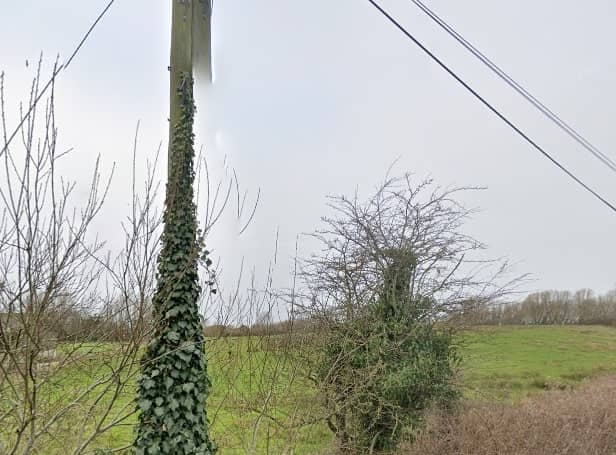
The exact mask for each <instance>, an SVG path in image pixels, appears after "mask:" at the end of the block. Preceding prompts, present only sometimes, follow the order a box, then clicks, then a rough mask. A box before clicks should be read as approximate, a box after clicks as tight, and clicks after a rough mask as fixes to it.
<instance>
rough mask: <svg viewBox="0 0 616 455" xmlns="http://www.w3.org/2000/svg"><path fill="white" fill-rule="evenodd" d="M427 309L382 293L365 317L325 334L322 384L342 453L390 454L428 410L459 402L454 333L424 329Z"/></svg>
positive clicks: (399, 296)
mask: <svg viewBox="0 0 616 455" xmlns="http://www.w3.org/2000/svg"><path fill="white" fill-rule="evenodd" d="M386 294H389V295H387V297H385V295H386ZM420 300H421V299H420ZM422 306H423V304H418V303H417V302H411V301H409V300H408V299H406V298H405V297H404V293H400V292H398V293H397V295H396V292H392V293H391V294H390V293H388V292H384V293H383V295H382V296H381V297H380V298H379V299H378V301H376V302H374V303H373V304H372V305H369V306H367V307H366V308H365V309H364V311H362V312H361V314H358V315H356V316H355V317H354V318H352V319H349V320H345V321H343V322H341V323H340V324H339V325H337V326H331V327H329V329H328V330H327V331H326V332H325V334H323V335H324V336H323V341H324V345H323V347H324V350H323V353H322V354H321V355H317V357H318V359H319V362H318V365H319V366H318V368H317V376H318V378H319V380H320V385H321V388H322V390H323V392H324V394H325V396H326V397H327V404H328V407H329V409H330V411H331V413H332V414H331V416H330V419H329V424H330V428H331V429H332V430H333V431H334V432H335V433H336V435H337V436H338V439H339V441H340V445H341V449H343V450H346V451H349V452H357V453H371V451H382V450H389V449H393V448H395V446H396V445H397V443H398V441H399V440H400V438H401V437H402V436H403V435H404V434H405V433H408V432H409V430H412V429H413V428H416V427H417V426H418V425H419V424H420V423H421V422H422V417H423V414H424V411H425V410H426V409H427V408H429V407H430V406H431V405H433V404H438V405H442V406H451V405H452V404H453V403H455V401H456V400H457V398H458V391H457V389H456V387H455V384H454V382H453V379H454V377H455V372H456V365H457V363H458V356H457V353H456V350H455V348H454V346H453V344H452V336H451V333H450V332H449V331H446V330H443V329H441V330H439V329H437V328H436V327H435V326H434V325H433V324H431V323H429V322H427V321H419V319H418V318H417V315H418V311H420V310H419V308H418V307H420V308H421V307H422Z"/></svg>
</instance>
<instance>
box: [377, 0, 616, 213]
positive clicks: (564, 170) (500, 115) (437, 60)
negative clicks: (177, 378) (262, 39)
mask: <svg viewBox="0 0 616 455" xmlns="http://www.w3.org/2000/svg"><path fill="white" fill-rule="evenodd" d="M368 2H369V3H370V4H372V6H374V8H376V9H377V11H379V12H380V13H381V14H382V15H383V16H385V17H386V18H387V19H388V20H389V21H390V22H391V23H392V24H393V25H394V26H395V27H396V28H397V29H398V30H400V31H401V32H402V33H403V34H404V35H406V37H407V38H409V39H410V40H411V41H412V42H413V43H414V44H415V45H417V46H418V47H419V48H420V49H421V50H422V51H423V52H425V53H426V54H427V55H428V56H429V57H430V58H431V59H432V60H434V62H436V63H437V64H438V65H439V66H440V67H441V68H443V69H444V70H445V71H446V72H447V73H448V74H449V75H450V76H451V77H453V78H454V79H455V80H456V81H457V82H458V83H460V84H461V85H462V86H463V87H464V88H465V89H466V90H467V91H469V92H470V93H471V94H472V95H473V96H474V97H475V98H477V99H478V100H479V101H480V102H481V103H482V104H483V105H484V106H486V107H487V108H488V109H489V110H490V111H492V112H493V113H494V114H495V115H496V116H497V117H498V118H500V119H501V120H502V121H503V122H505V123H506V124H507V125H508V126H509V127H510V128H511V129H513V130H514V131H515V132H516V133H518V134H519V135H520V136H521V137H522V138H523V139H524V140H526V142H528V143H529V144H530V145H532V146H533V148H534V149H536V150H537V151H538V152H540V153H541V154H542V155H543V156H545V157H546V158H547V159H548V160H550V161H551V162H552V164H554V165H555V166H556V167H558V168H559V169H560V170H561V171H563V172H564V173H565V174H567V175H568V176H569V177H570V178H571V179H572V180H574V181H575V182H576V183H578V184H579V185H580V186H581V187H582V188H584V189H585V190H586V191H588V192H589V193H590V194H592V195H593V196H594V197H595V198H597V199H598V200H600V201H601V202H603V204H605V205H606V206H607V207H609V208H610V209H611V210H612V211H614V212H616V206H614V205H613V204H612V203H610V202H609V201H607V200H606V199H605V198H603V197H602V196H601V195H600V194H599V193H597V192H596V191H595V190H593V189H592V188H590V187H589V186H588V185H586V184H585V183H584V182H583V181H582V180H580V179H579V178H578V177H577V176H576V175H575V174H573V173H572V172H571V171H570V170H569V169H567V168H566V167H565V166H563V165H562V164H560V163H559V162H558V161H557V160H556V159H555V158H554V157H552V155H550V154H549V153H548V152H546V151H545V150H544V149H543V148H542V147H541V146H540V145H539V144H537V143H536V142H535V141H534V140H533V139H531V138H530V137H529V136H528V135H526V133H524V132H523V131H522V130H521V129H520V128H519V127H517V126H516V125H515V124H514V123H513V122H512V121H511V120H509V119H508V118H507V117H505V115H503V114H501V113H500V111H499V110H498V109H496V108H495V107H494V106H493V105H492V104H490V102H489V101H487V100H486V99H485V98H484V97H482V96H481V95H480V94H479V93H477V91H475V90H474V89H473V88H472V87H471V86H470V85H468V84H467V83H466V82H465V81H464V80H463V79H462V78H461V77H460V76H458V75H457V74H456V73H455V72H454V71H453V70H452V69H450V68H449V67H448V66H447V65H446V64H445V63H444V62H443V61H442V60H441V59H439V58H438V57H437V56H436V55H435V54H434V53H432V52H431V51H430V50H429V49H428V48H427V47H426V46H424V45H423V44H422V43H421V42H420V41H419V40H418V39H417V38H415V37H414V36H413V35H412V34H411V33H410V32H409V31H408V30H407V29H406V28H404V26H402V24H400V23H399V22H398V21H397V20H396V19H394V17H393V16H391V15H390V14H389V13H388V12H387V11H385V9H383V8H382V7H381V6H380V5H379V4H378V3H377V2H376V1H375V0H368Z"/></svg>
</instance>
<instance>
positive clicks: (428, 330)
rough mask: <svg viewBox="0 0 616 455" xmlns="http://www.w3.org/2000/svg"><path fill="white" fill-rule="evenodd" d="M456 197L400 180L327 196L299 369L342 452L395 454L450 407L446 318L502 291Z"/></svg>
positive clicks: (312, 262) (308, 280) (307, 280)
mask: <svg viewBox="0 0 616 455" xmlns="http://www.w3.org/2000/svg"><path fill="white" fill-rule="evenodd" d="M463 189H464V188H450V189H442V188H439V187H438V186H434V185H433V183H432V182H431V181H429V180H428V181H423V182H419V183H417V184H416V183H415V182H413V181H412V179H411V176H410V174H405V175H403V176H402V177H394V178H389V177H388V178H387V179H386V180H385V181H384V182H383V183H382V184H381V185H380V186H379V187H377V189H376V192H375V193H373V194H372V195H370V196H369V197H368V198H367V199H365V200H361V199H360V198H359V196H358V194H355V195H354V196H353V197H346V196H332V197H330V198H329V207H330V209H331V212H330V213H331V214H330V215H329V216H328V217H323V218H322V221H323V226H322V227H321V228H320V229H319V230H317V231H316V232H315V234H314V237H315V238H316V239H317V240H318V241H319V242H320V244H321V246H322V249H321V251H320V252H319V253H318V254H316V255H314V256H313V257H311V258H309V259H307V260H305V261H304V263H303V265H302V281H303V283H304V284H305V286H306V289H305V294H304V295H305V299H304V300H303V301H302V302H301V303H300V304H299V305H298V307H299V308H303V309H306V311H307V312H308V315H309V317H310V318H311V319H312V321H314V324H313V325H314V326H315V327H316V328H317V329H316V333H315V334H314V336H313V338H312V339H313V341H314V342H313V343H311V344H310V346H309V347H308V348H307V349H306V359H307V360H308V361H310V362H312V368H313V373H314V374H313V375H312V378H313V379H314V380H315V382H316V384H317V387H319V388H320V392H321V396H322V397H323V399H324V402H325V408H326V410H327V416H326V419H327V421H328V424H329V427H330V429H331V430H332V431H333V432H334V433H335V434H336V437H337V439H338V442H339V446H340V448H341V449H342V450H343V451H348V452H356V453H372V452H379V451H383V450H389V449H392V448H394V447H395V446H396V444H397V443H398V441H399V440H400V438H402V436H403V435H405V434H411V435H412V433H413V432H414V430H415V429H416V428H417V426H418V425H420V424H421V423H422V419H423V415H424V413H425V411H426V410H427V409H428V408H429V407H431V406H433V405H437V404H438V405H441V406H453V405H454V404H455V403H456V400H457V398H458V395H459V394H458V391H457V389H456V384H455V373H456V366H457V364H458V355H457V353H456V349H455V347H454V345H453V344H452V336H453V330H454V329H455V326H454V325H453V324H452V323H451V321H452V318H451V317H450V316H451V315H453V314H458V313H459V312H460V311H464V310H465V309H466V308H467V307H468V302H474V303H476V304H482V303H486V302H489V301H491V300H492V299H494V298H497V297H498V296H499V295H502V293H503V292H506V290H507V285H502V284H501V283H499V277H500V276H501V275H502V273H503V272H504V271H505V270H506V269H505V268H503V267H502V264H499V263H496V262H490V261H487V260H485V257H484V256H483V255H482V254H481V250H482V249H483V248H484V247H483V245H482V244H481V243H479V242H477V241H476V240H475V239H473V238H472V237H470V236H468V235H466V234H465V233H464V232H463V230H462V229H461V227H462V225H463V222H464V220H465V219H466V218H467V217H468V216H469V214H471V213H472V210H469V209H467V208H465V207H464V206H463V205H462V204H461V203H459V202H458V201H456V197H455V196H456V193H457V192H459V191H461V190H463ZM478 258H479V259H478ZM493 265H494V266H495V267H492V266H493ZM445 322H447V324H445Z"/></svg>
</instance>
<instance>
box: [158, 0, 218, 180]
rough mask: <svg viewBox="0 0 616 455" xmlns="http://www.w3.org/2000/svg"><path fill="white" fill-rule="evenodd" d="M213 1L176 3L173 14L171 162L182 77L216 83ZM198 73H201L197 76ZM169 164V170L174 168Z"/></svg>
mask: <svg viewBox="0 0 616 455" xmlns="http://www.w3.org/2000/svg"><path fill="white" fill-rule="evenodd" d="M212 1H213V0H173V9H172V13H171V63H170V65H169V72H170V91H169V99H170V116H169V153H168V160H171V154H172V150H171V143H172V141H171V138H172V136H173V125H175V124H177V121H178V119H179V113H180V99H179V98H178V96H177V93H178V90H179V89H180V86H181V84H182V75H183V74H190V75H192V76H193V77H194V76H197V77H198V78H199V79H201V80H202V81H203V82H211V80H212V64H211V60H212V57H211V56H212V45H211V41H212V40H211V34H212V33H211V30H212V28H211V18H212ZM195 73H197V74H195ZM170 167H171V166H169V162H168V163H167V169H170Z"/></svg>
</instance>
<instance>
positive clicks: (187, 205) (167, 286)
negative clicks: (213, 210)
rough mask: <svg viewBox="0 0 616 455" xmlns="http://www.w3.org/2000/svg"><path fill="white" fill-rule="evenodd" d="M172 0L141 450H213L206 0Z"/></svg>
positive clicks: (138, 438)
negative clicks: (199, 149)
mask: <svg viewBox="0 0 616 455" xmlns="http://www.w3.org/2000/svg"><path fill="white" fill-rule="evenodd" d="M172 1H173V15H172V21H173V23H172V33H171V35H172V39H171V66H170V68H169V69H170V72H171V117H170V122H171V124H170V132H169V159H168V182H167V192H166V200H165V213H164V230H163V236H162V248H161V252H160V255H159V257H158V276H157V289H156V293H155V295H154V298H153V302H152V306H153V323H154V328H153V336H152V339H151V341H150V342H149V344H148V345H147V347H146V352H145V353H144V356H143V358H142V365H141V372H140V377H139V380H138V398H137V410H138V413H139V414H138V423H137V428H136V434H135V442H134V452H135V454H136V455H189V454H190V455H211V454H214V453H215V452H216V447H215V445H214V443H213V442H212V441H211V440H210V437H209V432H208V421H207V413H206V398H207V395H208V392H209V387H210V382H209V379H208V376H207V363H206V359H205V353H204V336H203V330H202V326H201V319H200V316H199V308H198V298H199V295H200V293H201V287H200V285H199V279H198V265H199V261H201V260H205V261H206V262H209V261H208V260H207V259H206V258H205V257H204V254H203V253H204V249H203V243H202V240H201V234H200V231H199V228H198V225H197V216H196V206H195V203H194V200H193V199H194V190H193V183H194V177H195V173H194V134H193V121H194V112H195V105H194V99H193V70H192V64H193V43H192V37H193V30H192V29H193V26H194V24H193V23H194V20H195V17H193V14H194V12H195V11H196V8H197V7H198V6H199V4H200V3H202V1H200V0H193V1H190V0H172ZM204 1H208V0H204ZM193 3H196V4H195V5H193ZM196 17H199V16H196ZM208 24H209V18H208ZM208 26H209V25H208Z"/></svg>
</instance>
